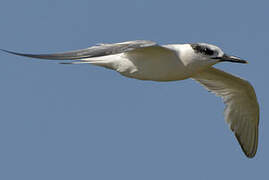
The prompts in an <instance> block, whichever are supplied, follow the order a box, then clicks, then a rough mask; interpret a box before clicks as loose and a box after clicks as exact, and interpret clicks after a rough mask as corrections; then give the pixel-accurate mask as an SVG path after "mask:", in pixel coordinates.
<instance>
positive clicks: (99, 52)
mask: <svg viewBox="0 0 269 180" xmlns="http://www.w3.org/2000/svg"><path fill="white" fill-rule="evenodd" d="M150 46H157V43H155V42H153V41H146V40H136V41H127V42H122V43H115V44H100V45H98V46H92V47H89V48H86V49H80V50H75V51H69V52H63V53H55V54H25V53H18V52H13V51H8V50H4V49H1V50H2V51H4V52H7V53H10V54H14V55H18V56H26V57H31V58H39V59H50V60H80V59H84V58H91V57H99V56H106V55H112V54H118V53H123V52H129V51H132V50H135V49H139V48H145V47H150Z"/></svg>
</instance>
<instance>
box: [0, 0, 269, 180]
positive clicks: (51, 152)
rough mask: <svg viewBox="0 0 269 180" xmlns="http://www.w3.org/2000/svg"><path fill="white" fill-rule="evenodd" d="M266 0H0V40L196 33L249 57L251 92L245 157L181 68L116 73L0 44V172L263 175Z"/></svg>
mask: <svg viewBox="0 0 269 180" xmlns="http://www.w3.org/2000/svg"><path fill="white" fill-rule="evenodd" d="M268 6H269V2H268V1H265V0H264V1H258V2H254V1H243V0H238V1H232V0H225V1H224V0H223V1H213V0H212V1H209V0H204V1H191V0H186V1H179V0H177V1H176V0H175V1H172V0H171V1H169V0H167V1H154V0H147V1H145V0H132V1H128V0H114V1H108V0H107V1H104V0H91V1H88V0H80V1H73V0H42V1H37V0H24V1H21V0H2V1H1V6H0V19H1V30H0V32H1V33H0V37H1V41H0V48H4V49H8V50H14V51H19V52H25V53H51V52H61V51H66V50H74V49H79V48H86V47H88V46H92V45H95V44H96V43H112V42H121V41H126V40H135V39H147V40H153V41H157V42H158V43H159V44H169V43H188V42H207V43H212V44H216V45H218V46H220V47H221V48H222V49H223V50H224V51H225V52H227V53H228V54H233V55H236V56H239V57H242V58H244V59H247V60H248V61H249V64H247V65H242V64H231V63H222V64H218V65H216V67H218V68H220V69H223V70H225V71H228V72H230V73H233V74H236V75H238V76H240V77H243V78H245V79H248V80H249V81H250V82H251V83H252V85H253V86H254V88H255V90H256V93H257V97H258V100H259V103H260V108H261V113H260V117H261V119H260V138H259V147H258V152H257V155H256V157H255V158H254V159H247V158H246V157H245V156H244V154H243V153H242V152H241V149H240V146H239V145H238V143H237V141H236V139H235V138H234V135H233V134H232V133H231V131H230V130H229V129H228V126H227V125H226V124H225V121H224V117H223V109H224V105H223V103H222V102H221V100H220V98H218V97H215V96H214V95H213V94H210V93H208V92H207V91H206V90H205V89H203V88H202V87H201V86H200V85H199V84H198V83H196V82H194V81H192V80H185V81H178V82H169V83H157V82H144V81H138V80H134V79H128V78H125V77H122V76H120V75H119V74H117V73H115V72H112V71H109V70H107V69H103V68H100V67H95V66H90V65H74V66H65V65H59V64H57V63H54V62H51V61H49V62H48V61H41V60H35V59H28V58H24V57H16V56H12V55H8V54H5V53H0V57H1V61H0V83H1V86H0V87H1V90H0V92H1V93H0V100H1V101H0V109H1V113H0V144H1V146H0V147H1V148H0V171H1V172H0V179H5V180H9V179H10V180H13V179H14V180H15V179H27V180H32V179H33V180H35V179H40V180H43V179H44V180H47V179H50V180H54V179H55V180H56V179H57V180H58V179H66V180H69V179H70V180H71V179H94V180H107V179H117V180H126V179H128V180H137V179H139V180H144V179H145V180H148V179H155V180H163V179H171V180H173V179H198V178H199V179H227V178H229V179H239V178H240V179H245V180H247V179H264V177H268V162H269V155H268V152H269V150H268V148H269V143H268V140H267V139H268V138H269V134H268V133H269V131H268V130H266V129H268V128H267V127H268V121H267V119H268V118H269V114H268V111H267V109H268V108H269V104H268V92H269V86H268V65H269V62H268V50H269V46H268V41H269V36H268V31H269V24H268V23H267V22H268V15H269V14H268Z"/></svg>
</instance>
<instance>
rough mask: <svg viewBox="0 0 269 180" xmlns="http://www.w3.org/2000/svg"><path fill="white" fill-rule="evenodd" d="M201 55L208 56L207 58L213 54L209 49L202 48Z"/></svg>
mask: <svg viewBox="0 0 269 180" xmlns="http://www.w3.org/2000/svg"><path fill="white" fill-rule="evenodd" d="M202 53H203V54H205V55H209V56H211V55H213V54H214V51H212V50H211V49H209V48H204V49H203V50H202Z"/></svg>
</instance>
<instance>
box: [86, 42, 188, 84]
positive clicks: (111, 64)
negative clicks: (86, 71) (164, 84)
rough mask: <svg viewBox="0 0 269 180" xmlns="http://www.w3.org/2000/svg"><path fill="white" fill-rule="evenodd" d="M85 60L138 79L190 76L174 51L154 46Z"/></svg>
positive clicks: (168, 78) (174, 78)
mask: <svg viewBox="0 0 269 180" xmlns="http://www.w3.org/2000/svg"><path fill="white" fill-rule="evenodd" d="M145 51H146V52H145ZM87 61H90V62H91V64H95V65H98V66H103V67H107V68H109V69H113V70H115V71H117V72H119V73H120V74H122V75H124V76H127V77H130V78H135V79H140V80H152V81H175V80H183V79H186V78H189V77H190V76H191V73H190V71H189V70H188V67H187V66H185V65H184V64H183V63H182V62H181V61H180V59H179V58H178V56H177V55H176V54H175V53H174V52H172V51H167V50H165V49H164V50H163V49H162V48H160V49H158V48H156V47H154V48H144V49H138V50H135V51H131V52H128V53H121V54H116V55H108V56H103V57H98V58H93V59H87Z"/></svg>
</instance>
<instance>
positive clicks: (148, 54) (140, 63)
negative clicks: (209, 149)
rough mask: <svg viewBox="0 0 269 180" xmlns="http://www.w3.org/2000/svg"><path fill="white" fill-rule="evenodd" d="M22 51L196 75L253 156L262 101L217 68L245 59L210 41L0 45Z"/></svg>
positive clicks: (169, 76)
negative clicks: (54, 47) (72, 47)
mask: <svg viewBox="0 0 269 180" xmlns="http://www.w3.org/2000/svg"><path fill="white" fill-rule="evenodd" d="M2 51H5V52H8V53H11V54H15V55H19V56H27V57H31V58H40V59H51V60H74V61H72V62H61V64H80V63H89V64H93V65H97V66H102V67H106V68H109V69H112V70H115V71H117V72H119V73H120V74H121V75H123V76H126V77H130V78H135V79H140V80H151V81H176V80H183V79H187V78H192V79H194V80H196V81H198V82H199V83H201V84H202V85H203V86H204V87H205V88H206V89H208V90H210V91H212V92H213V93H215V94H216V95H217V96H220V97H222V99H223V101H224V103H225V104H226V108H225V111H224V115H225V120H226V122H227V123H228V125H229V126H230V129H231V130H232V131H233V132H234V134H235V136H236V138H237V140H238V141H239V144H240V146H241V148H242V150H243V152H244V153H245V155H246V156H247V157H249V158H252V157H254V156H255V154H256V151H257V145H258V125H259V104H258V102H257V98H256V94H255V91H254V89H253V87H252V86H251V84H250V83H249V82H247V81H246V80H243V79H241V78H239V77H236V76H234V75H231V74H228V73H226V72H223V71H221V70H219V69H216V68H213V67H212V65H214V64H216V63H219V62H224V61H228V62H234V63H247V61H245V60H242V59H240V58H238V57H235V56H228V55H226V54H224V53H223V51H222V50H221V49H220V48H219V47H217V46H214V45H211V44H206V43H195V44H169V45H163V46H161V45H158V44H156V43H155V42H152V41H145V40H137V41H128V42H121V43H115V44H100V45H97V46H93V47H89V48H87V49H82V50H76V51H70V52H65V53H56V54H24V53H17V52H12V51H7V50H2Z"/></svg>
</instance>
